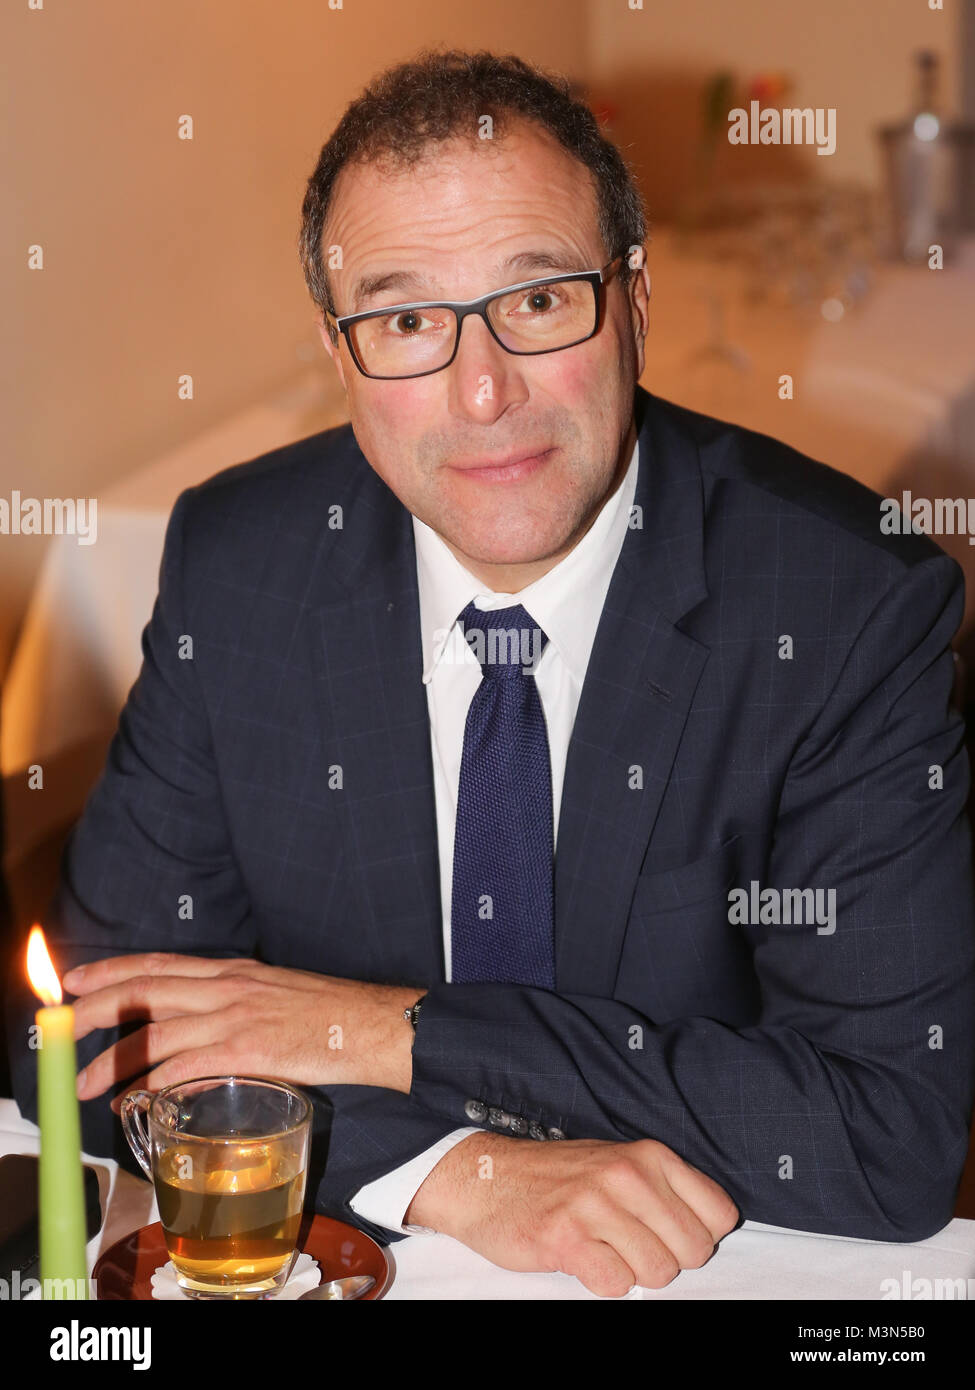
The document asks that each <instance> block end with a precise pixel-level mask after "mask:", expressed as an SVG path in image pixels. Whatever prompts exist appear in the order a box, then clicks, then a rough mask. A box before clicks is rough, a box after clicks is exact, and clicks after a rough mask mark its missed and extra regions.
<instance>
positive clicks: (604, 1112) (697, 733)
mask: <svg viewBox="0 0 975 1390" xmlns="http://www.w3.org/2000/svg"><path fill="white" fill-rule="evenodd" d="M635 409H636V419H637V425H638V429H639V439H640V461H639V480H638V484H637V493H636V504H637V507H638V508H639V509H642V510H638V511H635V512H634V514H633V521H634V524H633V525H632V526H631V529H630V530H629V531H628V532H627V535H626V538H625V543H624V545H623V548H622V552H621V554H620V557H619V560H618V563H617V565H616V567H615V570H614V573H613V576H612V582H611V585H610V588H609V592H608V595H607V598H606V602H605V605H604V609H603V612H602V616H601V620H600V624H599V628H598V631H597V634H596V639H595V644H594V647H593V651H592V657H591V660H590V664H589V669H588V673H587V676H586V680H585V685H584V688H583V691H582V695H581V701H580V704H579V709H578V714H577V717H576V721H575V726H574V729H573V732H572V739H571V745H570V748H569V752H568V761H567V766H566V772H565V783H564V792H563V797H562V805H561V819H560V827H559V838H558V845H557V851H556V864H555V931H556V957H557V982H556V990H555V991H554V992H549V991H544V990H538V989H533V988H528V987H522V986H515V985H508V984H478V985H454V984H446V983H444V962H443V949H442V907H441V902H440V889H439V868H438V858H437V832H436V820H435V805H434V789H433V773H432V764H431V753H430V737H429V719H428V712H427V703H426V690H425V687H424V686H423V685H422V683H421V679H420V676H421V650H420V626H419V607H418V597H417V580H416V570H415V553H414V541H413V531H412V525H411V519H410V515H409V513H408V511H407V510H406V509H405V508H404V507H403V505H402V504H401V503H400V502H399V501H398V499H397V498H396V497H395V495H394V494H393V493H392V492H391V491H390V489H389V488H388V487H387V486H386V484H385V483H383V481H382V480H381V479H380V478H379V476H378V475H377V474H376V473H375V471H374V470H373V469H372V468H371V467H370V466H369V464H368V463H367V462H366V460H365V459H364V457H363V455H362V453H361V451H360V449H359V447H358V445H357V443H356V440H355V437H354V435H353V432H352V429H351V427H350V426H348V425H346V426H342V427H340V428H338V429H333V430H328V431H326V432H324V433H322V434H318V435H315V436H313V437H311V438H308V439H305V440H302V441H300V442H299V443H296V444H293V445H289V446H288V447H286V448H282V449H278V450H275V451H274V452H273V453H270V454H267V455H265V456H263V457H261V458H258V459H255V460H253V461H251V462H248V463H245V464H241V465H238V466H236V467H233V468H230V469H227V470H225V471H224V472H221V473H219V474H217V475H216V476H215V477H213V478H211V479H209V480H208V481H207V482H205V483H202V484H201V485H200V486H198V487H195V488H191V489H189V490H188V491H186V492H184V493H183V494H182V495H181V496H180V498H179V499H178V501H177V503H176V505H175V507H174V510H173V513H172V517H171V519H170V522H169V527H168V531H167V536H166V545H165V553H164V557H163V562H162V566H161V571H160V588H159V596H158V599H157V602H156V605H155V608H154V611H153V613H152V617H151V620H150V622H149V624H148V626H147V628H146V630H145V632H144V635H143V654H144V662H143V666H142V670H141V673H140V675H139V678H138V680H137V681H136V683H135V685H134V687H133V689H132V691H131V692H130V694H129V697H128V700H127V703H126V705H125V708H124V710H123V712H122V715H121V718H120V721H119V727H118V731H117V734H116V736H115V739H114V741H113V743H112V745H111V749H110V752H109V755H108V759H107V764H106V767H105V769H104V773H103V775H102V777H101V779H100V781H99V783H98V784H97V786H96V788H95V789H94V791H93V793H92V795H91V797H90V799H89V802H88V804H87V807H86V809H85V812H84V815H83V817H82V819H81V820H80V822H79V824H78V825H77V827H76V829H75V831H74V833H73V835H72V838H71V840H70V842H69V845H68V847H67V850H66V852H65V858H64V862H63V866H62V881H61V885H60V888H59V891H58V895H57V898H56V901H55V903H54V905H53V907H52V911H51V915H50V917H49V918H48V921H47V926H48V931H49V937H50V940H51V942H52V946H53V948H54V951H55V954H56V958H57V961H58V964H59V966H60V967H61V969H62V970H64V969H66V968H67V967H68V966H69V965H71V964H77V963H81V962H83V961H86V960H91V959H96V958H98V957H101V956H105V955H115V954H119V953H123V952H127V951H146V950H155V949H161V950H166V951H177V952H186V953H198V954H202V955H226V956H235V955H242V956H256V957H258V958H260V959H262V960H265V961H267V962H270V963H273V964H278V965H283V966H294V967H300V968H303V969H308V970H315V971H321V972H325V973H328V974H333V975H339V976H344V977H349V978H354V979H359V980H372V981H381V982H386V983H396V984H415V985H416V986H417V987H418V993H419V992H420V991H421V990H422V989H428V991H429V992H428V994H427V996H426V1001H425V1004H424V1008H423V1011H422V1014H421V1016H420V1020H419V1024H418V1028H417V1034H416V1039H415V1045H414V1057H413V1067H414V1079H413V1086H412V1091H411V1093H410V1094H409V1095H405V1094H400V1093H394V1092H389V1091H385V1090H381V1089H379V1088H373V1087H365V1086H322V1087H317V1088H316V1087H306V1088H305V1089H306V1090H308V1091H309V1093H310V1094H311V1095H312V1096H313V1098H314V1100H315V1110H316V1126H317V1127H316V1154H317V1155H318V1157H317V1158H316V1159H315V1164H316V1165H317V1166H314V1167H313V1172H312V1183H313V1186H312V1187H311V1188H310V1192H311V1193H312V1194H313V1196H314V1200H315V1203H316V1206H317V1208H318V1210H320V1211H322V1212H326V1213H331V1214H332V1215H337V1216H340V1217H343V1218H344V1219H346V1220H350V1221H352V1222H354V1223H355V1224H357V1225H360V1226H363V1227H364V1228H365V1229H368V1230H369V1231H370V1232H371V1233H372V1234H373V1235H376V1236H378V1237H379V1238H380V1239H388V1238H389V1236H390V1233H389V1232H386V1231H384V1230H382V1229H381V1228H376V1227H374V1226H372V1225H371V1224H370V1223H367V1222H364V1221H362V1220H360V1218H359V1217H357V1216H356V1215H355V1213H353V1212H352V1211H351V1209H350V1208H349V1206H348V1198H349V1196H350V1195H351V1194H353V1193H354V1192H355V1191H356V1189H357V1188H359V1187H360V1186H362V1185H363V1184H364V1183H367V1182H369V1181H371V1180H372V1179H373V1178H376V1177H378V1176H379V1175H381V1174H383V1173H385V1172H387V1171H389V1170H390V1169H392V1168H393V1167H395V1166H396V1165H397V1164H399V1163H401V1162H404V1161H405V1160H406V1159H408V1158H410V1157H412V1156H413V1155H415V1154H417V1153H419V1152H420V1151H421V1150H423V1149H424V1148H426V1147H427V1146H428V1145H429V1144H431V1143H432V1142H433V1141H434V1140H435V1139H437V1138H439V1137H440V1136H442V1135H443V1134H445V1133H446V1132H448V1131H449V1130H451V1129H453V1128H455V1127H457V1126H460V1125H465V1124H469V1123H470V1121H469V1119H468V1116H467V1114H466V1113H465V1104H466V1103H467V1102H468V1101H470V1100H472V1099H473V1100H480V1101H483V1102H484V1103H485V1104H486V1105H488V1106H491V1107H495V1109H500V1110H503V1111H505V1112H507V1113H508V1114H515V1115H521V1116H523V1117H525V1118H526V1119H528V1120H533V1119H534V1120H538V1121H539V1122H540V1123H541V1124H542V1125H543V1126H545V1127H546V1128H548V1127H552V1126H555V1127H558V1128H560V1129H561V1130H562V1131H563V1132H564V1133H565V1135H566V1137H567V1138H569V1139H579V1138H599V1139H612V1140H633V1139H638V1138H642V1137H652V1138H655V1139H658V1140H660V1141H661V1142H663V1143H665V1144H667V1145H669V1146H670V1147H671V1148H672V1149H674V1150H675V1151H676V1152H677V1153H679V1154H681V1155H682V1156H683V1157H684V1158H686V1159H687V1160H688V1161H689V1162H690V1163H692V1164H694V1165H696V1166H697V1167H698V1168H700V1169H702V1170H703V1171H704V1172H706V1173H708V1174H710V1175H711V1176H712V1177H713V1178H714V1179H715V1180H716V1181H717V1182H718V1183H720V1184H721V1186H722V1187H724V1188H725V1189H726V1190H727V1191H728V1193H729V1194H730V1195H731V1196H732V1198H733V1199H734V1201H735V1202H736V1203H737V1205H738V1206H739V1208H740V1211H741V1214H742V1217H743V1218H744V1219H752V1220H757V1221H763V1222H770V1223H773V1224H776V1225H782V1226H789V1227H793V1228H797V1229H804V1230H814V1231H821V1232H828V1233H833V1234H839V1235H846V1236H857V1237H866V1238H870V1239H880V1240H892V1241H910V1240H917V1239H921V1238H923V1237H926V1236H929V1235H931V1234H932V1233H933V1232H935V1231H936V1230H939V1229H940V1228H941V1227H942V1226H944V1225H945V1224H946V1223H947V1222H948V1221H949V1220H950V1219H951V1215H952V1210H953V1204H954V1200H955V1195H956V1189H957V1186H958V1181H959V1177H960V1174H961V1171H962V1167H963V1165H964V1160H965V1155H966V1151H967V1144H968V1129H969V1121H970V1117H971V1111H972V1103H973V1093H975V1036H973V1019H975V922H973V895H972V879H971V865H970V843H969V832H968V827H967V821H966V819H965V814H964V806H965V802H966V796H967V792H968V785H969V771H968V761H967V755H966V752H965V748H964V744H963V726H962V722H961V719H960V717H959V716H958V714H957V713H955V712H954V710H953V709H952V708H951V707H950V705H949V695H950V690H951V686H952V675H953V666H952V657H951V654H950V650H949V643H950V640H951V638H952V635H953V633H954V631H955V629H956V627H957V625H958V623H959V621H960V618H961V614H962V603H963V588H962V578H961V572H960V570H959V569H958V567H957V566H956V564H955V563H954V562H953V561H952V560H950V559H949V558H948V557H947V556H946V555H945V554H944V553H943V552H942V551H941V550H940V549H939V548H938V547H937V546H936V545H935V544H934V543H933V542H932V541H931V540H929V539H927V538H926V537H923V536H920V535H914V534H910V535H906V536H900V535H898V536H887V535H883V534H882V533H881V531H880V519H881V514H880V510H879V505H878V498H877V496H876V495H875V494H874V493H872V492H870V491H868V490H867V489H866V488H864V487H862V486H861V485H859V484H858V483H856V482H854V481H853V480H851V479H850V478H848V477H846V476H845V475H843V474H840V473H837V472H835V471H833V470H831V469H829V468H827V467H826V466H824V465H822V464H819V463H816V462H813V461H811V460H810V459H807V458H805V457H803V456H802V455H800V454H798V453H796V452H795V451H794V450H792V449H791V448H789V447H787V446H786V445H784V444H782V443H779V442H776V441H774V440H772V439H769V438H766V437H764V436H760V435H756V434H754V433H750V432H748V431H745V430H743V429H740V428H737V427H734V426H731V425H727V424H723V423H720V422H718V421H715V420H712V419H710V418H708V417H705V416H701V415H697V414H694V413H692V412H690V411H687V410H684V409H681V408H678V407H676V406H674V405H672V404H668V403H667V402H664V401H662V400H659V399H657V398H655V397H652V396H650V395H648V393H646V392H645V391H643V390H642V389H639V388H638V389H637V393H636V399H635ZM334 507H340V508H341V513H338V512H334V511H332V512H330V508H334ZM330 516H331V517H332V519H333V525H332V526H331V527H330V525H329V517H330ZM339 517H340V518H341V522H342V525H341V527H338V526H337V525H336V524H334V523H335V521H336V519H337V518H339ZM641 522H642V524H640V523H641ZM120 579H121V577H120ZM184 635H189V636H191V637H192V639H193V649H192V651H193V655H192V659H191V660H186V659H180V656H179V649H180V639H181V637H182V636H184ZM786 638H788V639H791V650H790V644H789V642H788V641H784V640H783V639H786ZM184 650H185V648H184ZM337 766H338V767H341V769H342V786H341V789H338V788H336V787H330V769H334V768H335V767H337ZM936 766H937V767H940V768H941V769H942V773H941V781H942V785H941V786H940V787H939V786H938V781H939V774H938V773H937V771H932V769H934V768H935V767H936ZM333 780H334V779H333ZM753 882H755V883H756V884H757V885H759V888H760V889H764V888H767V887H774V888H778V889H782V890H785V889H799V890H802V889H807V888H812V889H816V888H819V889H821V890H829V889H833V890H835V894H836V928H835V931H833V932H832V933H827V932H824V931H821V930H819V929H818V927H817V925H815V924H812V923H810V922H808V921H807V922H806V923H805V924H802V923H796V922H792V923H788V924H786V923H782V924H778V925H775V924H768V923H762V922H760V921H750V922H748V923H745V924H741V923H733V922H731V921H730V920H729V896H728V895H729V891H730V889H732V888H734V887H744V888H746V889H750V885H751V884H752V883H753ZM185 894H190V895H191V896H192V900H193V916H192V920H181V917H180V915H179V902H180V899H181V897H182V895H185ZM9 1003H10V1010H9V1012H10V1028H11V1046H12V1058H13V1067H14V1074H15V1091H16V1095H17V1099H18V1101H19V1103H20V1106H21V1109H22V1110H23V1111H24V1112H25V1113H26V1114H28V1115H29V1116H31V1117H32V1118H33V1117H34V1116H36V1108H35V1107H36V1102H35V1097H34V1054H33V1053H32V1052H31V1051H30V1050H29V1049H28V1048H27V1046H26V1031H27V1030H26V1024H27V1022H28V1021H29V1017H30V1014H31V1012H32V1010H33V1007H34V1006H33V1003H32V1001H30V1000H29V999H27V998H26V997H25V996H24V994H23V992H22V991H20V990H19V988H18V986H17V985H16V984H15V985H14V986H13V988H12V992H11V997H10V1000H9ZM333 1021H334V1020H329V1019H323V1020H322V1023H323V1028H325V1027H327V1026H328V1024H329V1023H331V1022H333ZM133 1026H135V1025H131V1024H129V1025H124V1027H125V1031H131V1028H132V1027H133ZM404 1026H405V1025H404ZM117 1036H118V1033H117V1030H111V1031H105V1032H100V1033H98V1034H95V1035H91V1036H89V1037H88V1038H86V1039H84V1040H83V1041H82V1042H81V1044H80V1046H79V1065H80V1063H81V1062H83V1061H87V1060H89V1059H90V1058H91V1057H93V1056H94V1055H95V1054H96V1053H97V1052H100V1051H101V1050H102V1049H103V1048H104V1047H106V1046H107V1045H108V1044H109V1043H110V1042H112V1041H114V1039H115V1038H116V1037H117ZM119 1089H123V1087H121V1086H120V1087H119ZM109 1098H110V1097H109V1096H108V1095H104V1096H101V1097H98V1098H96V1099H94V1100H91V1101H88V1102H85V1103H84V1104H83V1107H82V1110H83V1129H84V1140H85V1143H86V1146H87V1147H88V1148H89V1149H90V1150H91V1151H93V1152H96V1153H105V1154H111V1153H115V1154H116V1156H119V1157H121V1158H122V1159H123V1161H125V1162H126V1165H127V1166H132V1167H134V1165H133V1164H132V1161H131V1160H130V1159H129V1158H128V1154H127V1149H126V1148H125V1146H124V1141H123V1140H122V1139H121V1136H120V1128H119V1123H118V1121H117V1120H116V1118H115V1117H114V1116H113V1115H112V1114H111V1112H110V1111H109V1109H108V1102H109ZM485 1127H487V1121H485ZM521 1142H525V1143H532V1142H535V1141H534V1140H533V1139H531V1138H528V1137H526V1138H524V1139H523V1140H522V1141H521Z"/></svg>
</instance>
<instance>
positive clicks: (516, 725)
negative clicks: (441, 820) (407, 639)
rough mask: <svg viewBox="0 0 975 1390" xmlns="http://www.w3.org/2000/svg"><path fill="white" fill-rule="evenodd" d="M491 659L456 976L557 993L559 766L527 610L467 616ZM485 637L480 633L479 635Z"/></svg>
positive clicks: (467, 830)
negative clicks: (553, 758)
mask: <svg viewBox="0 0 975 1390" xmlns="http://www.w3.org/2000/svg"><path fill="white" fill-rule="evenodd" d="M460 622H461V624H462V625H463V628H464V633H465V638H466V640H467V642H468V644H469V646H470V647H471V650H472V651H473V653H474V655H475V656H476V657H477V658H478V660H479V661H480V662H481V671H482V680H481V684H480V685H479V686H478V688H477V690H476V691H475V693H474V698H473V699H472V701H471V704H470V708H469V710H468V711H467V723H466V726H465V728H464V752H463V756H462V758H461V765H460V784H459V787H458V793H457V825H456V831H455V834H454V881H453V900H452V904H451V915H450V948H451V979H452V980H454V981H456V982H458V983H463V982H466V983H471V982H476V981H489V980H497V981H504V982H507V983H512V984H526V985H535V986H538V987H539V988H542V989H554V988H555V944H554V912H553V888H552V881H553V865H554V853H553V828H552V768H551V763H550V761H549V749H548V734H547V733H546V729H545V715H544V713H543V710H542V703H541V700H540V699H539V695H538V690H537V688H536V686H535V676H534V672H532V673H531V674H526V673H525V668H526V667H531V666H533V665H534V663H536V662H537V660H538V658H539V657H540V656H541V653H542V651H543V650H544V647H545V643H546V642H547V641H548V638H547V637H546V635H545V633H544V632H542V630H541V628H539V627H538V625H537V624H536V623H534V622H533V621H532V619H531V617H530V616H529V615H528V613H526V611H525V609H524V608H522V606H521V604H520V603H519V604H515V605H514V606H513V607H511V608H496V609H494V610H492V611H490V612H481V610H480V609H478V608H475V607H474V604H473V603H469V604H468V605H467V607H466V608H465V609H464V611H463V612H462V613H461V615H460ZM475 634H479V635H475Z"/></svg>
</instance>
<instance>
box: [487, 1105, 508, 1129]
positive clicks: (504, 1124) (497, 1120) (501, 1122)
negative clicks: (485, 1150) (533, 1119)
mask: <svg viewBox="0 0 975 1390" xmlns="http://www.w3.org/2000/svg"><path fill="white" fill-rule="evenodd" d="M510 1118H511V1116H510V1115H506V1114H505V1112H504V1111H503V1110H499V1109H498V1108H497V1106H496V1105H492V1106H491V1109H490V1110H489V1111H488V1124H491V1125H494V1128H495V1129H507V1128H508V1121H509V1120H510Z"/></svg>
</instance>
